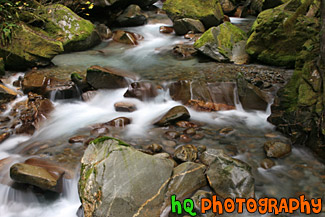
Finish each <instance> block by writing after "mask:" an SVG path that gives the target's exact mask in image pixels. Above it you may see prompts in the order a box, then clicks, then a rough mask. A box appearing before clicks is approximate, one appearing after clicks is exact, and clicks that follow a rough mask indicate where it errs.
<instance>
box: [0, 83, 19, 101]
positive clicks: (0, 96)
mask: <svg viewBox="0 0 325 217" xmlns="http://www.w3.org/2000/svg"><path fill="white" fill-rule="evenodd" d="M16 97H17V93H15V92H13V91H12V90H11V89H9V88H7V87H6V86H4V85H3V84H0V104H6V103H8V102H10V101H12V100H14V99H15V98H16Z"/></svg>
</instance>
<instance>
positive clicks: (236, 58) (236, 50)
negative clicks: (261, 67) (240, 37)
mask: <svg viewBox="0 0 325 217" xmlns="http://www.w3.org/2000/svg"><path fill="white" fill-rule="evenodd" d="M249 60H250V57H249V55H248V53H247V52H246V41H239V42H238V43H236V44H235V45H234V47H233V48H232V61H233V62H234V63H235V64H238V65H243V64H248V63H249Z"/></svg>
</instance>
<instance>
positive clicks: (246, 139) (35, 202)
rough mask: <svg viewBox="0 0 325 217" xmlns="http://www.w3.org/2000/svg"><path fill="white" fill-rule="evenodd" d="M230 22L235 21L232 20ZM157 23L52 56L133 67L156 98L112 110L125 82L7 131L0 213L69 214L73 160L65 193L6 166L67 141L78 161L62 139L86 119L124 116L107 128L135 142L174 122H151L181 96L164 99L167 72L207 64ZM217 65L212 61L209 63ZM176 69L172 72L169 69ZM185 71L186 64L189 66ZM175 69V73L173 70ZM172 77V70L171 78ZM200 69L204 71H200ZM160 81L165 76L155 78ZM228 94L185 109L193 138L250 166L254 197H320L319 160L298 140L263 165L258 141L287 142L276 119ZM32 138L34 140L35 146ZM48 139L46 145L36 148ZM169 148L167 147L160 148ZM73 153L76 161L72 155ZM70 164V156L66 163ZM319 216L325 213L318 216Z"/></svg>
mask: <svg viewBox="0 0 325 217" xmlns="http://www.w3.org/2000/svg"><path fill="white" fill-rule="evenodd" d="M234 22H239V21H238V20H234ZM161 25H162V24H148V25H145V26H141V27H133V28H125V29H126V30H128V31H132V32H136V33H139V34H142V35H143V36H144V40H143V41H141V42H140V44H139V45H138V46H135V47H132V46H126V45H121V44H118V43H116V42H113V41H111V40H109V41H105V42H103V43H102V44H101V45H99V46H98V47H96V48H94V49H92V50H89V51H84V52H78V53H71V54H63V55H59V56H57V57H55V58H54V60H53V62H54V63H55V64H56V65H57V66H58V68H59V69H60V68H65V67H67V68H68V67H75V68H78V69H80V70H83V69H85V68H87V67H89V66H91V65H101V66H107V65H108V66H113V67H116V68H120V69H124V70H129V71H133V72H136V73H137V74H139V75H140V76H141V77H142V78H145V79H153V80H154V81H155V82H160V84H161V85H162V86H163V88H161V89H159V94H158V96H157V97H156V98H154V99H153V100H150V101H145V102H143V101H140V100H137V99H132V98H128V99H127V101H128V102H132V103H134V104H135V105H136V107H137V110H136V111H135V112H132V113H125V112H116V111H115V109H114V104H115V103H116V102H121V101H126V99H125V98H124V97H123V94H124V93H125V91H126V88H122V89H117V90H100V91H98V92H97V94H96V96H95V97H94V98H92V99H91V100H90V101H87V102H83V101H56V102H55V110H54V111H53V112H52V114H51V117H50V118H49V119H48V120H46V121H45V122H44V123H43V124H42V125H41V127H40V128H39V129H38V131H37V132H36V133H35V134H34V135H33V136H15V135H14V136H11V137H10V138H9V139H7V140H6V141H4V142H3V143H2V144H0V160H1V159H5V158H7V157H10V158H9V160H10V162H9V163H7V164H6V166H5V167H2V170H1V175H0V195H1V197H0V216H1V217H32V216H33V217H41V216H46V217H62V216H64V217H75V216H77V214H76V213H77V210H78V208H79V206H80V205H81V204H80V201H79V197H78V192H77V181H78V170H79V167H78V163H74V164H73V166H71V170H72V174H75V175H74V176H72V178H71V179H65V181H64V189H63V193H62V194H60V195H58V194H54V193H46V194H41V193H39V192H37V191H35V189H31V188H29V187H27V186H23V187H21V186H19V185H15V184H14V183H12V182H11V181H10V178H9V175H8V174H9V172H8V171H9V168H10V166H11V165H12V164H14V163H16V162H23V161H24V160H25V159H27V158H28V157H30V156H33V155H35V156H47V154H48V152H49V150H51V148H53V149H52V151H53V150H55V151H53V152H55V153H58V152H64V150H66V148H67V147H69V149H71V150H72V154H73V153H77V154H76V155H77V156H78V157H74V155H72V157H71V156H66V158H74V161H76V162H78V160H79V159H80V157H81V155H82V151H83V150H84V146H83V145H82V144H75V145H73V146H72V145H69V144H67V141H68V139H69V138H70V137H72V136H74V135H87V136H91V135H89V131H90V126H91V125H94V124H97V123H104V122H107V121H110V120H112V119H114V118H117V117H121V116H123V117H128V118H130V119H132V124H130V125H128V126H126V127H125V128H123V129H112V130H111V131H110V135H111V136H115V137H118V138H121V139H123V140H125V141H127V142H129V143H130V144H131V145H135V146H136V147H137V148H139V147H140V148H141V147H142V148H143V147H145V146H146V145H148V144H152V143H158V144H161V143H162V141H164V140H166V139H165V138H164V137H163V136H162V135H163V134H164V132H166V131H167V130H171V129H172V130H177V129H173V128H171V129H170V128H157V127H154V126H153V125H152V123H153V121H154V120H155V119H157V118H158V117H159V116H160V115H161V114H163V113H164V112H166V111H167V110H169V109H170V108H172V107H173V106H176V105H180V102H176V101H173V100H172V99H171V98H170V95H169V90H168V88H165V87H166V86H164V85H166V82H167V81H169V80H170V78H173V79H175V78H178V77H177V76H180V77H182V76H183V75H184V74H185V73H187V74H191V73H192V72H193V74H192V75H191V76H193V77H194V78H195V76H200V75H203V74H204V73H203V72H202V71H200V70H199V69H200V68H202V67H203V66H204V67H206V66H208V68H211V63H200V62H199V60H198V59H197V58H195V59H192V60H187V61H180V60H177V59H175V58H174V57H173V56H172V55H170V54H169V53H168V52H165V51H164V50H168V49H169V48H170V47H171V46H172V45H174V44H177V43H184V42H185V39H183V38H182V37H176V36H174V35H164V34H160V33H159V26H161ZM212 66H216V65H212ZM176 68H177V69H178V70H176V71H173V69H176ZM189 70H190V71H189ZM195 73H196V74H195ZM174 74H177V76H176V77H175V76H174ZM19 75H20V74H18V75H16V77H11V79H8V80H6V81H5V83H6V84H7V86H8V87H10V88H14V87H13V86H12V82H13V81H14V80H16V79H17V76H19ZM169 76H170V77H169ZM204 76H205V74H204ZM161 81H165V82H161ZM237 98H238V96H237V92H236V91H235V93H234V99H235V100H234V103H235V105H236V109H235V110H231V111H219V112H209V113H208V112H198V111H195V110H193V109H190V108H189V111H190V114H191V120H192V121H193V122H194V123H197V124H199V125H200V126H201V127H200V129H199V131H200V133H202V134H204V135H205V137H204V138H203V139H202V140H196V141H193V142H192V143H195V144H196V145H199V144H204V145H206V146H207V147H208V148H221V149H224V150H225V152H226V153H228V154H229V155H231V156H233V157H235V158H238V159H241V160H243V161H245V162H247V163H248V164H250V165H251V166H252V168H253V174H254V177H255V181H256V196H257V197H258V198H259V197H264V196H268V197H276V198H281V197H293V196H297V195H298V194H301V193H304V194H306V195H308V196H309V197H324V192H325V183H324V176H325V166H324V165H323V164H322V163H320V162H319V161H317V160H316V159H315V157H314V156H313V155H312V154H311V153H310V152H309V151H308V150H307V149H305V148H303V147H295V148H293V151H292V153H291V154H290V155H289V156H288V157H286V158H283V159H277V160H275V162H276V166H275V167H273V168H271V169H269V170H265V169H263V168H261V166H260V162H261V160H263V159H264V158H265V153H264V150H263V144H264V143H265V142H266V141H268V140H270V139H269V137H268V136H267V135H270V134H271V135H272V137H274V138H276V139H279V140H281V141H288V139H287V138H285V137H284V136H283V135H281V134H280V133H278V132H276V131H275V129H274V126H272V125H271V124H269V123H268V122H267V117H268V116H269V114H270V106H269V107H268V109H267V110H266V111H245V110H244V109H243V108H242V106H241V104H240V103H239V102H238V100H236V99H237ZM24 99H26V96H21V97H19V98H18V99H17V100H16V101H15V102H13V103H12V104H11V105H9V106H8V109H7V112H4V113H3V114H2V115H4V116H7V115H8V114H9V111H10V108H12V107H13V106H14V104H15V103H18V102H19V101H23V100H24ZM225 128H230V129H232V130H231V132H230V133H229V134H223V133H221V131H220V130H221V129H225ZM35 144H37V145H35ZM45 144H46V145H47V147H48V148H47V149H46V151H42V150H41V149H39V147H42V145H45ZM164 148H165V150H166V151H167V152H172V150H171V149H170V148H168V147H164ZM76 159H77V160H76ZM68 163H69V162H68ZM0 165H1V161H0ZM323 216H324V215H323Z"/></svg>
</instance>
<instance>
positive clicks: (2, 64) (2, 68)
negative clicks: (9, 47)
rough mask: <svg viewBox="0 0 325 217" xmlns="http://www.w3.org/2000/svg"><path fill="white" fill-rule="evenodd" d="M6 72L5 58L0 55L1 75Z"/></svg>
mask: <svg viewBox="0 0 325 217" xmlns="http://www.w3.org/2000/svg"><path fill="white" fill-rule="evenodd" d="M4 74H5V62H4V61H3V58H2V57H0V75H4Z"/></svg>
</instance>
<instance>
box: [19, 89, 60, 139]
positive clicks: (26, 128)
mask: <svg viewBox="0 0 325 217" xmlns="http://www.w3.org/2000/svg"><path fill="white" fill-rule="evenodd" d="M53 109H54V106H53V104H52V102H51V101H50V100H48V99H44V98H43V97H41V96H39V95H36V94H28V101H27V103H26V107H25V108H23V109H22V110H21V112H20V116H19V120H20V122H21V126H20V127H18V128H16V133H17V134H22V133H24V134H30V135H32V134H33V133H34V131H35V130H36V129H38V128H39V125H40V123H41V122H42V121H43V120H46V119H47V118H48V117H49V115H50V113H51V112H52V111H53Z"/></svg>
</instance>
